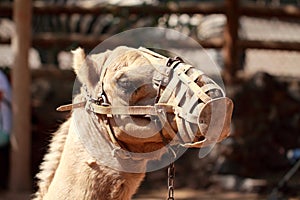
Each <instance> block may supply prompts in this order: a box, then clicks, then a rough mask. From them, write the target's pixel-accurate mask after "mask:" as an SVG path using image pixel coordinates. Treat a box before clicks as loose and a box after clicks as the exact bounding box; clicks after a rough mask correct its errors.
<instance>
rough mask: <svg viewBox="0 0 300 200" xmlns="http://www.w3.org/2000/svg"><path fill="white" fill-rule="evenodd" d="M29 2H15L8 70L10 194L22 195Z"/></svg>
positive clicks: (26, 160) (27, 165)
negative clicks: (9, 75)
mask: <svg viewBox="0 0 300 200" xmlns="http://www.w3.org/2000/svg"><path fill="white" fill-rule="evenodd" d="M31 6H32V2H31V0H15V1H14V10H13V13H14V14H13V18H14V21H15V24H16V35H15V36H14V37H13V40H12V46H13V50H14V53H15V62H14V66H13V68H12V108H13V129H12V148H11V165H10V184H9V187H10V190H11V191H12V192H23V191H28V190H30V189H31V188H32V187H31V173H30V171H31V161H30V157H31V156H30V154H31V151H30V149H31V127H30V125H31V117H30V116H31V112H30V96H31V93H30V70H29V64H28V61H29V59H28V57H29V49H30V46H31V9H32V8H31Z"/></svg>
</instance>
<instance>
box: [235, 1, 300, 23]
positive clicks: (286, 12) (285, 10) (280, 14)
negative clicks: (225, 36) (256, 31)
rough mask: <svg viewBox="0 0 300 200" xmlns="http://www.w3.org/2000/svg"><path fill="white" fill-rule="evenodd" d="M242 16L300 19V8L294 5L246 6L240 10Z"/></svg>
mask: <svg viewBox="0 0 300 200" xmlns="http://www.w3.org/2000/svg"><path fill="white" fill-rule="evenodd" d="M239 13H240V15H245V16H249V17H263V18H273V17H277V18H280V19H283V18H291V19H295V18H300V7H298V6H294V5H286V6H278V7H277V6H276V7H272V6H260V5H257V4H255V5H253V4H245V5H243V6H241V7H240V8H239Z"/></svg>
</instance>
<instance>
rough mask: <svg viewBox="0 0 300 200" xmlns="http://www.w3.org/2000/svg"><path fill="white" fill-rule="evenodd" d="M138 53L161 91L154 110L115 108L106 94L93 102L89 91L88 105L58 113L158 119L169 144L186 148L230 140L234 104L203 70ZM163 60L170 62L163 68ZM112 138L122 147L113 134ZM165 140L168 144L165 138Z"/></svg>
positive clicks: (102, 92) (80, 104) (64, 108)
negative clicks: (78, 110)
mask: <svg viewBox="0 0 300 200" xmlns="http://www.w3.org/2000/svg"><path fill="white" fill-rule="evenodd" d="M139 50H140V51H141V53H142V54H143V55H144V56H145V57H146V58H148V59H149V61H150V62H151V64H152V66H153V67H154V68H155V69H156V71H155V74H154V76H153V84H154V85H157V86H158V87H159V89H158V90H160V89H162V93H161V94H160V93H159V95H158V96H157V98H156V99H157V101H156V102H155V104H154V105H153V106H150V105H147V106H112V105H110V104H109V103H108V102H107V101H106V97H105V93H104V91H100V95H98V97H96V98H92V97H91V95H90V93H89V91H86V93H87V94H86V101H84V102H79V103H75V104H70V105H65V106H61V107H59V108H58V110H59V111H65V110H70V109H72V108H77V107H83V106H85V108H86V109H87V110H89V111H91V112H93V113H96V114H100V115H101V116H106V117H114V115H139V116H155V117H154V118H155V119H158V121H159V123H157V124H158V128H157V130H158V131H161V129H162V128H164V129H165V130H166V131H167V132H168V134H169V135H170V136H171V138H172V140H171V141H167V142H166V143H167V144H168V145H173V144H174V145H175V144H178V143H180V144H181V145H182V146H183V147H186V148H200V147H204V146H207V145H210V144H215V143H216V142H219V141H222V140H223V139H224V138H226V137H228V135H229V133H230V123H231V116H232V111H233V103H232V101H231V100H230V99H229V98H227V97H226V96H225V92H224V91H223V89H222V88H221V87H220V86H218V85H217V84H216V83H215V82H214V81H213V80H212V79H210V78H208V77H207V76H205V75H204V73H203V72H202V71H201V70H199V69H196V68H195V67H193V66H192V65H189V64H186V63H184V62H183V60H182V59H180V58H178V57H176V58H174V59H173V58H169V59H168V58H166V57H164V56H162V55H160V54H157V53H155V52H153V51H150V50H148V49H145V48H139ZM162 59H163V60H166V61H167V63H166V64H165V65H163V66H162V65H161V63H162V62H161V61H162ZM104 74H105V70H104V71H102V74H101V75H102V78H103V77H104ZM102 78H100V81H101V79H102ZM104 97H105V98H104ZM169 113H172V114H174V115H175V118H176V124H177V129H178V130H174V128H173V127H172V126H171V125H170V122H169V121H168V117H167V115H168V114H169ZM106 121H107V120H106ZM109 132H111V131H109ZM161 135H162V137H164V136H163V134H161ZM110 138H112V140H113V141H115V142H114V143H115V145H117V146H119V145H118V142H117V141H116V140H115V139H114V138H115V136H114V135H113V133H111V134H110ZM163 140H164V141H166V138H163Z"/></svg>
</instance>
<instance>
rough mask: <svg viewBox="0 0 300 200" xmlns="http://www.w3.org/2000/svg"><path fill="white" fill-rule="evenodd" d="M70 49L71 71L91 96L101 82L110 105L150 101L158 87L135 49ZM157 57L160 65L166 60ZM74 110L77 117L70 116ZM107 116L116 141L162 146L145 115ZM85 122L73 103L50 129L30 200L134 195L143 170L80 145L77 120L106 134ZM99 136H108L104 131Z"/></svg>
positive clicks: (107, 199)
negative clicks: (115, 164) (114, 164)
mask: <svg viewBox="0 0 300 200" xmlns="http://www.w3.org/2000/svg"><path fill="white" fill-rule="evenodd" d="M73 54H74V58H73V68H74V71H75V73H76V75H77V77H78V80H79V81H80V82H81V83H82V84H83V85H85V86H86V90H87V92H88V93H89V94H90V95H91V96H93V97H97V95H99V94H98V93H99V90H101V88H102V87H103V88H102V89H103V91H104V92H105V94H106V96H107V98H108V101H109V103H110V104H111V105H112V106H129V105H153V103H154V100H155V97H156V95H157V93H158V89H159V88H158V87H157V85H155V84H153V74H154V73H155V70H156V69H155V67H153V66H152V65H153V64H152V62H151V60H149V58H146V57H144V56H143V54H141V53H140V52H139V50H138V49H133V48H128V47H118V48H116V49H114V50H112V51H110V50H108V51H106V52H104V53H99V54H93V55H90V56H85V54H84V51H83V50H82V49H80V48H79V49H77V50H75V51H73ZM157 62H158V61H157V60H156V64H157ZM159 62H161V63H160V64H161V65H165V63H166V60H165V59H161V61H159ZM104 68H106V69H107V70H106V74H105V76H104V78H103V80H101V81H102V82H103V84H102V82H101V81H100V77H101V72H102V70H103V69H104ZM84 92H86V91H83V90H81V93H80V94H79V95H78V96H77V97H75V101H79V102H80V101H82V100H85V96H84ZM76 113H77V119H78V118H79V120H77V121H76V120H75V117H74V116H75V114H76ZM78 113H79V114H78ZM98 120H99V119H98ZM109 120H110V124H111V128H112V130H113V132H114V135H115V137H116V139H117V141H118V142H119V143H120V144H121V146H122V147H125V148H126V149H127V150H129V151H130V152H136V153H147V152H153V151H156V150H158V149H161V148H163V147H164V146H165V144H164V142H163V141H162V137H161V135H160V133H159V132H155V127H154V126H152V125H149V119H147V118H144V117H134V116H133V117H132V116H131V117H129V116H128V115H119V116H114V118H109ZM168 120H169V122H170V124H171V126H172V128H173V129H174V130H175V131H176V129H177V127H176V121H175V115H171V114H170V116H168ZM90 122H93V119H92V118H91V115H90V114H89V113H88V112H87V111H86V110H85V109H84V108H76V109H73V111H72V115H71V117H70V119H68V120H67V121H66V122H65V123H64V124H62V126H61V127H60V129H59V130H58V131H57V132H56V133H54V135H53V138H52V141H51V144H50V146H49V151H48V153H47V154H46V155H45V157H44V161H43V163H42V164H41V166H40V170H41V171H40V173H38V174H37V178H38V179H39V181H38V183H37V185H38V191H37V192H36V193H35V195H34V198H33V199H34V200H53V199H55V200H74V199H93V200H129V199H131V198H132V196H133V195H134V194H135V192H136V191H137V189H138V187H139V185H140V183H141V182H142V180H143V178H144V176H145V172H138V173H133V172H125V171H120V170H116V169H113V168H110V167H108V166H106V165H104V164H103V163H105V162H106V161H107V162H109V161H111V160H114V159H115V158H113V156H112V154H106V155H103V156H102V157H101V156H100V157H99V158H97V159H96V158H95V156H93V155H92V154H91V151H90V150H88V149H87V148H86V146H85V142H84V141H85V140H84V139H85V135H82V134H78V129H77V126H78V124H80V123H82V124H83V126H82V129H80V131H79V132H80V133H87V134H90V135H96V136H97V135H101V134H102V135H105V133H104V132H103V131H101V128H100V129H99V130H100V131H99V132H95V131H94V130H96V129H91V128H90V127H91V126H90V125H91V124H90ZM98 122H99V121H98ZM96 124H97V123H96ZM162 134H163V135H164V137H165V138H166V139H168V140H172V137H171V136H170V135H169V134H168V132H167V131H166V130H164V129H162ZM96 136H95V137H96ZM104 137H105V138H106V140H110V138H109V137H107V136H106V135H105V136H104ZM102 146H103V145H101V144H100V145H99V146H96V147H93V148H103V147H102ZM92 150H93V149H92ZM108 151H109V150H108ZM92 152H93V151H92ZM162 153H164V152H163V151H162V152H161V153H160V154H157V155H155V156H154V157H152V158H148V159H143V160H142V161H139V165H141V167H142V168H146V165H147V162H148V161H149V160H156V159H160V156H161V155H162ZM114 161H117V160H114Z"/></svg>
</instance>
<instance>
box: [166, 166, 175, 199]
mask: <svg viewBox="0 0 300 200" xmlns="http://www.w3.org/2000/svg"><path fill="white" fill-rule="evenodd" d="M174 180H175V164H174V162H172V163H171V164H170V165H169V167H168V198H167V200H175V198H174Z"/></svg>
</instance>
